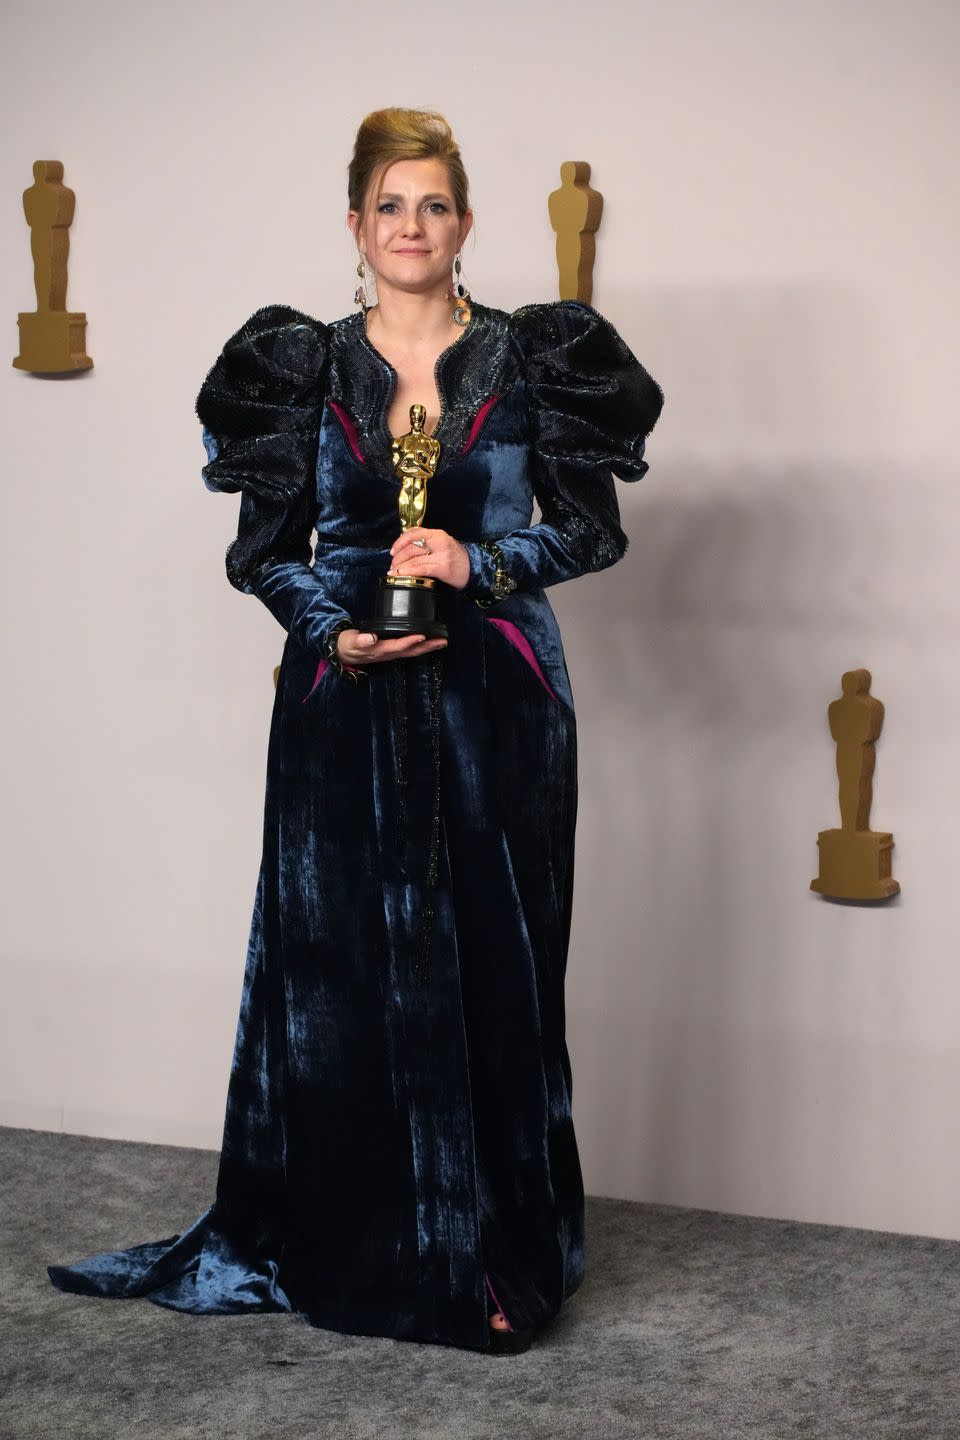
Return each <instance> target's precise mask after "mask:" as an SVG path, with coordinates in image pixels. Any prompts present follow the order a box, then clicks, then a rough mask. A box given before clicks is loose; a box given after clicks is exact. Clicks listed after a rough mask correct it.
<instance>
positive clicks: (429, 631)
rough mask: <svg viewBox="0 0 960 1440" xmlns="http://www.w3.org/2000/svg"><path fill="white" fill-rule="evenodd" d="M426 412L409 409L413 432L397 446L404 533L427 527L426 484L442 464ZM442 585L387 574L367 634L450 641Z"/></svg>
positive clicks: (426, 577) (425, 578)
mask: <svg viewBox="0 0 960 1440" xmlns="http://www.w3.org/2000/svg"><path fill="white" fill-rule="evenodd" d="M426 418H427V412H426V409H425V407H424V406H423V405H411V406H410V429H409V430H408V431H407V433H406V435H399V436H397V438H396V439H395V440H394V442H393V446H392V455H391V458H392V462H393V468H394V472H395V473H396V475H397V477H398V479H399V481H400V494H399V496H398V500H397V505H398V509H399V512H400V529H401V532H402V531H404V530H409V529H411V528H412V527H413V526H414V525H423V524H424V523H425V519H426V513H427V481H428V480H429V479H430V478H431V477H432V475H433V473H434V471H435V470H436V468H437V461H438V460H439V459H440V442H439V440H435V439H434V437H433V436H432V435H425V434H424V430H423V426H424V422H425V420H426ZM438 584H439V581H437V580H435V579H434V578H433V576H432V575H386V576H384V578H383V579H382V580H381V581H380V582H379V584H378V586H377V595H376V607H375V612H374V616H373V619H372V620H370V621H369V622H366V623H364V625H363V627H362V628H363V629H364V630H369V631H371V632H372V633H373V634H374V635H425V636H427V638H428V639H434V638H435V637H437V636H442V637H443V638H444V639H446V637H447V627H446V625H445V624H444V623H443V621H442V620H441V619H440V618H439V617H438V614H437V600H438V590H437V586H438Z"/></svg>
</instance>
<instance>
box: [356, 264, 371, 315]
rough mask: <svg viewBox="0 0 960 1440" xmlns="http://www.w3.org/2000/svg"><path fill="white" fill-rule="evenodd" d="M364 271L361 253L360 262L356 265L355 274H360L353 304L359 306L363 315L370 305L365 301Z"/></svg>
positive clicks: (365, 271)
mask: <svg viewBox="0 0 960 1440" xmlns="http://www.w3.org/2000/svg"><path fill="white" fill-rule="evenodd" d="M366 273H367V269H366V266H365V264H364V261H363V256H362V255H361V256H360V264H359V265H358V266H357V274H358V275H359V276H360V284H359V285H358V286H357V289H356V293H355V295H354V297H353V300H354V304H355V305H359V306H360V308H361V310H362V311H363V313H364V315H366V313H367V311H368V310H369V309H370V305H369V303H368V301H367V287H366V283H365V280H364V277H365V275H366Z"/></svg>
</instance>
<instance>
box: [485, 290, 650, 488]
mask: <svg viewBox="0 0 960 1440" xmlns="http://www.w3.org/2000/svg"><path fill="white" fill-rule="evenodd" d="M511 329H512V332H513V335H514V339H515V343H516V347H517V350H518V352H519V355H520V362H521V369H522V371H523V374H524V377H525V379H526V382H527V390H528V393H529V396H530V406H531V412H532V417H533V424H534V445H535V447H536V450H537V453H538V454H539V455H540V457H541V458H542V459H543V460H546V461H561V462H563V463H564V464H566V465H573V466H576V467H578V468H579V469H581V470H593V469H596V468H598V467H602V468H605V469H609V470H612V471H613V472H614V474H615V475H618V476H619V477H620V479H621V480H639V479H640V477H641V476H642V475H645V474H646V472H647V470H648V468H649V466H648V465H647V462H646V461H645V460H644V458H643V452H644V448H645V445H646V437H647V436H648V435H649V434H650V431H651V430H652V429H653V427H654V425H656V423H657V420H658V419H659V416H660V411H661V410H662V408H663V391H662V390H661V388H660V386H659V385H658V384H657V382H656V380H654V379H653V377H652V375H649V374H648V373H647V371H646V370H645V369H644V368H643V366H642V365H641V364H640V361H639V360H638V359H637V358H636V356H635V355H634V354H633V352H632V351H631V349H630V348H629V346H628V345H627V344H626V342H625V341H624V340H622V339H621V337H620V335H619V334H618V333H617V331H616V330H615V329H614V327H613V326H612V325H611V324H610V321H609V320H606V319H605V318H604V317H603V316H602V315H601V314H600V312H599V311H598V310H594V308H593V306H592V305H584V304H582V303H581V302H580V301H577V300H559V301H555V302H554V303H552V304H543V305H524V306H523V307H522V308H521V309H519V310H516V311H514V313H513V315H512V316H511Z"/></svg>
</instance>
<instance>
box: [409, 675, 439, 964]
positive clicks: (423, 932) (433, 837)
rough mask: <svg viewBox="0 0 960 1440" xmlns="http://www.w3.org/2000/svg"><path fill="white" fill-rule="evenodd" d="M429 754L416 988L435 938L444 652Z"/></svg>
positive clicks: (432, 681) (433, 688) (433, 697)
mask: <svg viewBox="0 0 960 1440" xmlns="http://www.w3.org/2000/svg"><path fill="white" fill-rule="evenodd" d="M429 685H430V753H431V760H432V762H433V798H432V805H431V813H430V853H429V855H428V856H427V874H426V881H425V884H424V894H423V908H422V910H421V914H420V939H419V947H418V954H417V960H416V964H415V966H414V972H413V979H414V985H415V986H416V987H417V989H418V990H419V989H422V988H423V987H424V986H425V985H426V983H427V971H428V967H429V963H430V942H431V940H432V938H433V922H434V910H435V907H434V897H435V893H436V888H437V877H438V871H439V865H440V700H441V694H442V686H443V651H442V650H434V652H433V654H432V655H431V656H430V676H429Z"/></svg>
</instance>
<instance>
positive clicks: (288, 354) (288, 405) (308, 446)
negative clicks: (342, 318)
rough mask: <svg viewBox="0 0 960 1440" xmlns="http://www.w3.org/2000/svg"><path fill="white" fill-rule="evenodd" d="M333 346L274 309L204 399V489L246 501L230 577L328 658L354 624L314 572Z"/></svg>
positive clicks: (317, 327) (200, 404)
mask: <svg viewBox="0 0 960 1440" xmlns="http://www.w3.org/2000/svg"><path fill="white" fill-rule="evenodd" d="M328 338H329V327H328V326H326V325H324V324H322V322H321V321H319V320H314V319H313V318H312V317H311V316H309V315H305V314H304V313H303V312H302V311H299V310H295V309H293V308H292V307H291V306H289V305H267V306H264V307H263V308H262V309H260V310H256V311H255V312H254V313H253V314H252V315H251V316H250V318H249V319H248V320H246V321H245V322H244V323H243V324H242V325H241V326H240V328H239V330H237V331H236V333H235V334H233V335H231V336H230V338H229V340H228V341H227V342H226V344H225V345H224V347H223V349H222V350H221V352H220V354H219V355H218V357H217V359H216V361H215V362H214V364H213V366H212V367H211V369H210V370H209V372H208V373H207V376H206V379H205V380H204V382H203V385H202V387H201V389H200V393H199V395H198V396H197V400H196V413H197V417H198V418H199V420H200V422H201V424H202V426H203V443H204V447H205V450H206V453H207V464H206V465H205V466H204V467H203V470H202V471H201V474H202V476H203V481H204V484H205V485H206V487H207V489H208V490H212V491H222V492H226V493H232V492H236V491H240V492H241V500H240V518H239V525H238V529H237V535H236V538H235V539H234V540H233V541H232V542H231V544H230V546H229V547H228V549H227V553H226V571H227V578H228V579H229V581H230V583H231V585H234V586H235V587H236V588H237V589H238V590H241V591H243V592H244V593H245V594H248V595H250V594H253V595H257V596H258V597H259V598H260V599H261V600H262V601H263V603H264V604H265V605H266V606H267V608H268V609H269V610H270V611H271V613H272V614H273V615H274V616H275V618H276V619H277V620H278V621H279V623H280V624H281V625H282V626H283V627H284V629H285V630H286V631H287V632H288V633H289V634H290V635H292V636H293V637H294V638H295V639H296V640H297V641H298V642H299V643H300V644H302V645H303V646H304V647H305V648H312V649H319V650H320V651H321V652H323V653H326V652H327V650H328V647H329V644H330V641H331V639H333V640H334V641H335V639H336V635H335V633H334V632H338V631H339V630H340V629H342V628H345V627H346V626H347V625H352V624H353V621H352V620H351V619H350V616H349V615H348V614H347V612H346V611H345V610H344V609H343V608H342V607H341V606H340V605H338V604H337V603H336V602H335V600H334V599H333V598H332V597H331V596H330V594H329V593H328V591H327V590H326V588H325V587H324V585H323V583H322V579H321V577H320V576H318V575H317V574H316V573H315V571H314V568H313V567H312V565H311V563H310V562H311V560H312V558H313V547H312V544H311V535H312V531H313V526H314V520H315V513H316V480H315V474H316V463H317V445H318V440H319V431H320V418H321V411H322V407H323V400H324V394H325V388H326V362H327V354H328ZM331 658H334V657H333V656H331ZM338 668H339V667H338Z"/></svg>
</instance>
